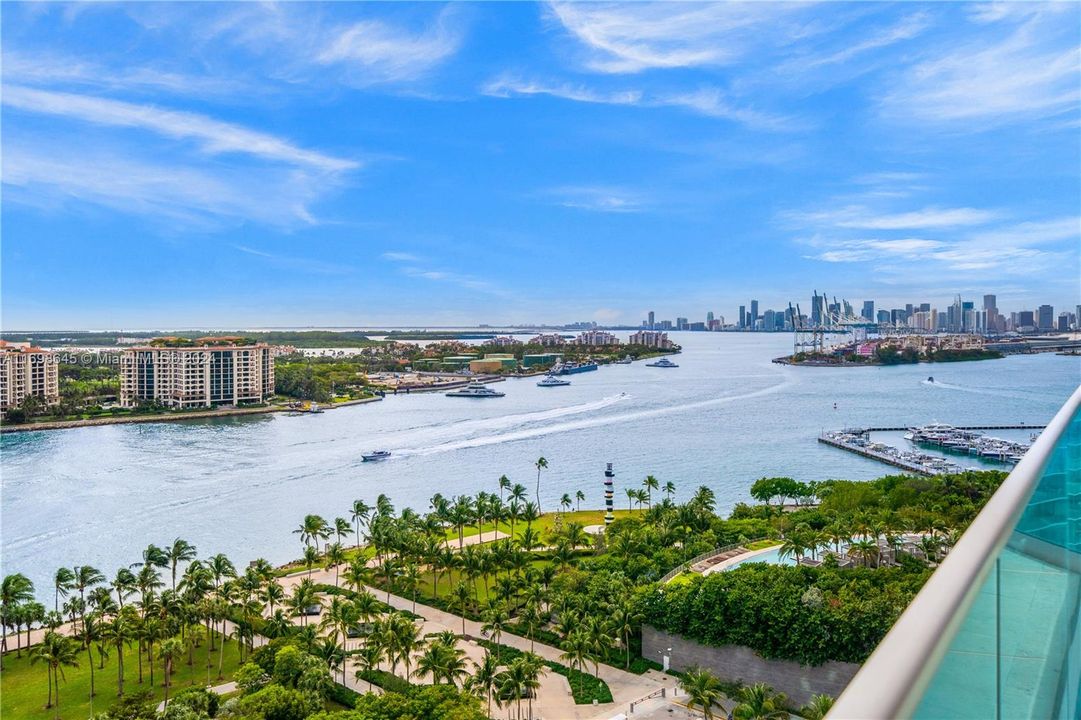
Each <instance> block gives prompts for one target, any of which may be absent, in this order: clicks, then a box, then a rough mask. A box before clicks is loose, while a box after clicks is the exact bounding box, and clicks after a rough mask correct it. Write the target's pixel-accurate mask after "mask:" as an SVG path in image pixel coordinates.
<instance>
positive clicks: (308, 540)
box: [293, 515, 330, 552]
mask: <svg viewBox="0 0 1081 720" xmlns="http://www.w3.org/2000/svg"><path fill="white" fill-rule="evenodd" d="M293 533H294V534H295V535H300V540H301V542H303V543H304V547H305V548H307V547H308V546H310V545H311V544H312V541H315V550H316V552H318V551H319V541H320V540H323V539H325V538H328V537H330V532H329V531H328V529H327V521H326V520H324V519H323V518H322V517H320V516H319V515H305V516H304V521H303V522H302V523H300V527H298V528H297V529H296V530H294V531H293Z"/></svg>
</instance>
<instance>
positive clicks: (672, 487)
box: [664, 480, 676, 500]
mask: <svg viewBox="0 0 1081 720" xmlns="http://www.w3.org/2000/svg"><path fill="white" fill-rule="evenodd" d="M675 492H676V484H675V483H674V482H672V481H671V480H669V481H668V482H666V483H665V484H664V494H665V495H667V496H668V499H669V500H671V499H672V495H673V494H674V493H675Z"/></svg>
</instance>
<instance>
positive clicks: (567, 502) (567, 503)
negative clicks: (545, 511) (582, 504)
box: [559, 493, 574, 513]
mask: <svg viewBox="0 0 1081 720" xmlns="http://www.w3.org/2000/svg"><path fill="white" fill-rule="evenodd" d="M573 504H574V501H573V500H571V496H570V493H563V497H561V498H559V507H560V508H562V510H563V512H564V513H566V512H567V511H568V510H570V507H571V505H573Z"/></svg>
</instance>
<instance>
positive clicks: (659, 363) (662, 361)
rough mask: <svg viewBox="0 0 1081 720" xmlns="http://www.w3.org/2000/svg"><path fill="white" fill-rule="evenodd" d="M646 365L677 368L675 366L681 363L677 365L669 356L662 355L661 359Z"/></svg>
mask: <svg viewBox="0 0 1081 720" xmlns="http://www.w3.org/2000/svg"><path fill="white" fill-rule="evenodd" d="M646 367H659V368H675V367H679V365H676V364H675V363H674V362H672V361H671V360H669V359H668V358H663V357H662V358H661V359H660V360H657V361H656V362H651V363H646Z"/></svg>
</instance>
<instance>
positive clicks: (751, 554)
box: [702, 543, 780, 575]
mask: <svg viewBox="0 0 1081 720" xmlns="http://www.w3.org/2000/svg"><path fill="white" fill-rule="evenodd" d="M778 545H780V543H777V545H770V546H769V547H764V548H762V549H761V550H749V551H747V552H745V553H740V554H739V555H736V556H735V557H730V558H728V559H727V560H724V561H722V562H719V563H717V564H716V565H713V566H711V567H708V568H706V569H705V570H703V571H702V574H703V575H710V574H711V573H715V572H719V571H721V570H727V569H728V568H730V567H732V566H733V565H739V564H740V563H744V562H749V561H751V560H753V559H754V558H756V557H758V556H759V555H766V554H768V553H772V552H777V546H778Z"/></svg>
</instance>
